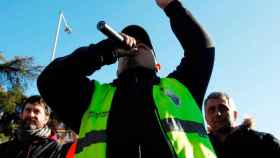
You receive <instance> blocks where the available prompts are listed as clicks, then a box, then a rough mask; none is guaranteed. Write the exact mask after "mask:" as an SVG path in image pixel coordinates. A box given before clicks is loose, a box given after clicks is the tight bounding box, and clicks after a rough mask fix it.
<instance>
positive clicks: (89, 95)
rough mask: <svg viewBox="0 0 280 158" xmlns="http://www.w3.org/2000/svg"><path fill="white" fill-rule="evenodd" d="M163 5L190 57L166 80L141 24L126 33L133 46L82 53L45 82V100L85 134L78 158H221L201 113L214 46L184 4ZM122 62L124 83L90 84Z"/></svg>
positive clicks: (164, 0)
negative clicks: (217, 157) (97, 74)
mask: <svg viewBox="0 0 280 158" xmlns="http://www.w3.org/2000/svg"><path fill="white" fill-rule="evenodd" d="M156 3H157V4H158V6H159V7H160V8H162V9H163V10H164V11H165V13H166V15H167V16H168V17H169V19H170V24H171V27H172V30H173V31H174V33H175V35H176V37H177V38H178V40H179V41H180V42H181V44H182V47H183V48H184V51H185V52H184V57H183V59H182V60H181V63H180V65H179V66H178V67H177V69H176V70H175V71H174V72H172V73H170V74H169V75H168V76H167V77H165V78H159V77H158V76H157V75H156V72H157V71H158V68H159V67H158V64H157V62H156V59H155V54H154V50H153V46H152V43H151V41H150V38H149V36H148V33H147V32H146V31H145V30H144V29H143V28H142V27H140V26H137V25H130V26H127V27H125V28H124V29H123V30H122V33H121V35H122V36H123V37H124V39H125V40H124V43H123V45H126V46H123V45H121V44H118V43H116V42H115V41H112V40H110V39H106V40H103V41H101V42H99V43H97V44H92V45H90V46H88V47H81V48H79V49H77V50H76V51H74V52H73V53H72V54H70V55H67V56H65V57H62V58H58V59H56V60H54V61H53V62H52V63H51V64H49V65H48V66H47V67H46V69H45V70H44V71H43V72H42V73H41V75H40V76H39V78H38V87H39V91H40V93H41V95H42V96H43V97H44V99H45V100H46V102H47V103H48V104H49V105H52V109H53V110H54V111H55V112H56V113H57V114H58V115H59V116H60V118H61V119H62V120H63V121H64V122H65V123H66V124H67V125H68V126H70V127H72V129H73V130H74V131H76V132H77V133H79V139H78V143H77V149H76V151H75V152H76V154H75V157H77V158H82V157H94V158H138V157H141V158H148V157H153V158H156V157H158V158H177V157H180V158H185V157H195V158H206V157H207V158H214V157H215V154H214V152H213V148H212V146H211V143H210V141H209V139H208V136H207V133H206V130H205V129H204V124H203V116H202V114H201V109H200V108H201V106H202V102H203V97H204V94H205V91H206V88H207V85H208V82H209V79H210V76H211V72H212V67H213V62H214V48H213V45H212V43H211V41H210V39H209V37H208V35H207V34H206V32H205V31H204V30H203V29H202V27H201V26H200V25H199V23H198V22H197V21H196V20H195V19H194V17H193V16H192V15H191V13H190V12H189V11H187V10H186V9H185V8H184V7H183V6H182V4H181V3H180V2H179V1H178V0H156ZM128 47H132V49H128ZM117 60H118V70H117V76H118V77H117V79H115V80H114V81H113V82H112V83H109V84H101V83H99V82H98V81H96V80H90V79H89V78H87V76H89V75H91V74H92V73H93V72H95V71H96V70H99V69H100V68H101V67H102V66H104V65H110V64H113V63H115V62H116V61H117ZM71 153H72V152H71Z"/></svg>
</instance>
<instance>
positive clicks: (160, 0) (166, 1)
mask: <svg viewBox="0 0 280 158" xmlns="http://www.w3.org/2000/svg"><path fill="white" fill-rule="evenodd" d="M155 1H156V3H157V5H158V6H159V7H160V8H161V9H164V8H165V7H166V6H167V5H168V4H169V3H170V2H172V1H173V0H155Z"/></svg>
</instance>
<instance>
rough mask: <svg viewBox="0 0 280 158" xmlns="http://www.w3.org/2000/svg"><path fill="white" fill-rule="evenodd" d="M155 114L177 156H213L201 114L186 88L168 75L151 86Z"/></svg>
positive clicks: (179, 157)
mask: <svg viewBox="0 0 280 158" xmlns="http://www.w3.org/2000/svg"><path fill="white" fill-rule="evenodd" d="M153 97H154V101H155V105H156V106H157V110H158V111H157V112H158V116H159V118H160V121H161V124H162V127H163V129H164V130H165V131H166V134H167V137H168V140H169V142H170V143H171V145H172V146H173V148H174V150H175V152H176V155H177V156H178V158H215V157H216V156H215V152H214V150H213V147H212V145H211V143H210V140H209V138H208V136H207V133H206V130H205V128H204V121H203V115H202V113H201V110H200V109H199V107H198V105H197V103H196V101H195V100H194V98H193V97H192V95H191V93H190V92H189V90H188V89H187V88H186V87H185V86H184V85H183V84H181V83H180V82H178V81H177V80H175V79H171V78H164V79H161V81H160V84H159V85H155V86H154V87H153Z"/></svg>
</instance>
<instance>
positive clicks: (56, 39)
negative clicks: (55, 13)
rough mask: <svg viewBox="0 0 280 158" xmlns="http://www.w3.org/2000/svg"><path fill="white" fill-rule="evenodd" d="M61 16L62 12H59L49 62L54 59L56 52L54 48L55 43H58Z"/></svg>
mask: <svg viewBox="0 0 280 158" xmlns="http://www.w3.org/2000/svg"><path fill="white" fill-rule="evenodd" d="M62 16H63V14H62V11H60V12H59V18H58V24H57V29H56V35H55V39H54V45H53V50H52V58H51V61H53V60H54V59H55V51H56V46H57V41H58V35H59V30H60V24H61V18H62Z"/></svg>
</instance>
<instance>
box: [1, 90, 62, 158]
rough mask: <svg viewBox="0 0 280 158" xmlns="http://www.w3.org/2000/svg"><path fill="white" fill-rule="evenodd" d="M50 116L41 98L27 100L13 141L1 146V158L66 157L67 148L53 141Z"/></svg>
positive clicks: (49, 111) (36, 96) (35, 96)
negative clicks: (49, 122) (49, 123)
mask: <svg viewBox="0 0 280 158" xmlns="http://www.w3.org/2000/svg"><path fill="white" fill-rule="evenodd" d="M50 114H51V110H50V108H49V106H48V105H47V104H46V103H45V102H44V101H43V99H42V98H41V96H39V95H34V96H31V97H29V98H27V100H26V101H25V102H24V104H23V106H22V111H21V113H20V122H19V127H18V129H17V130H16V132H15V136H14V138H13V140H12V141H9V142H6V143H3V144H1V145H0V155H1V158H28V157H32V158H50V157H65V154H66V150H67V149H66V148H67V147H66V146H63V145H61V144H58V143H57V142H56V141H55V140H52V139H51V137H53V136H52V132H51V129H49V128H48V126H47V123H48V121H49V117H50Z"/></svg>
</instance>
